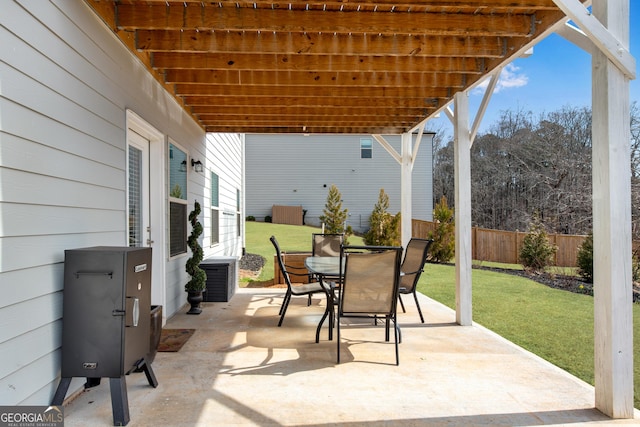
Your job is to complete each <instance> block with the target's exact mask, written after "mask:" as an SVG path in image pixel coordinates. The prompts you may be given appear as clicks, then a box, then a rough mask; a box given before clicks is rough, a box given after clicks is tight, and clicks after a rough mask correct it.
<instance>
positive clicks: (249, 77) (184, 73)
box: [163, 69, 468, 89]
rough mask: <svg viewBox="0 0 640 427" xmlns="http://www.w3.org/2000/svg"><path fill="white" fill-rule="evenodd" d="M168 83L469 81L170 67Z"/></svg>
mask: <svg viewBox="0 0 640 427" xmlns="http://www.w3.org/2000/svg"><path fill="white" fill-rule="evenodd" d="M163 74H164V79H165V82H166V83H178V84H180V83H183V84H198V85H205V84H212V85H239V84H243V85H272V84H276V85H278V84H284V85H287V86H308V85H324V86H329V87H332V86H368V87H373V86H384V87H391V86H401V87H411V86H412V87H419V88H431V87H435V88H437V87H447V88H452V89H462V88H464V87H465V85H466V84H467V83H468V80H467V78H466V75H464V74H461V73H403V72H398V73H391V72H366V71H353V72H349V71H335V72H330V71H319V72H316V71H284V72H280V71H260V72H258V71H255V72H254V71H249V70H205V69H195V70H194V69H188V70H185V69H169V70H165V71H164V73H163Z"/></svg>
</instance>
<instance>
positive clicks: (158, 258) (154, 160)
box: [127, 110, 166, 317]
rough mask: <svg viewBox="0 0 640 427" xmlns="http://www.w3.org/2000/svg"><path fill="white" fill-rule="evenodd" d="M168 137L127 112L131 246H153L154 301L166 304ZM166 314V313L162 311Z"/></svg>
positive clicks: (128, 210)
mask: <svg viewBox="0 0 640 427" xmlns="http://www.w3.org/2000/svg"><path fill="white" fill-rule="evenodd" d="M164 141H165V137H164V135H163V134H161V133H160V132H158V130H156V129H155V128H154V127H153V126H151V125H150V124H149V123H147V122H146V121H144V120H143V119H142V118H140V117H139V116H138V115H136V114H135V113H133V112H132V111H130V110H129V111H127V180H128V183H127V185H128V186H127V222H128V223H127V230H128V236H127V238H128V244H129V246H141V247H151V248H152V249H153V250H152V261H151V304H152V305H162V306H165V305H166V280H165V275H164V274H165V273H164V272H165V261H164V260H165V251H164V247H165V245H164V242H165V238H164V231H163V230H164V222H163V218H164V212H165V211H164V208H163V206H164V205H163V201H164V200H165V199H164V197H163V188H164V186H163V182H164V175H163V170H164V169H163V165H164V162H163V147H164V145H165V142H164ZM162 314H163V317H166V313H165V311H164V310H163V313H162Z"/></svg>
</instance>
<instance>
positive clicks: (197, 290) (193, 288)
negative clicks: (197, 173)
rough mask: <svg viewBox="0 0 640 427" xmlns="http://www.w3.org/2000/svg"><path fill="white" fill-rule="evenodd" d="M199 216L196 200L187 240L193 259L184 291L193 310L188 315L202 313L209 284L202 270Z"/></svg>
mask: <svg viewBox="0 0 640 427" xmlns="http://www.w3.org/2000/svg"><path fill="white" fill-rule="evenodd" d="M198 215H200V203H198V201H197V200H196V201H195V203H194V204H193V210H192V211H191V213H190V214H189V222H190V223H191V235H189V238H188V239H187V245H189V249H191V258H189V259H188V260H187V264H186V267H185V269H186V271H187V273H189V276H191V279H190V280H189V281H188V282H187V284H186V285H185V286H184V290H185V291H187V301H188V302H189V304H191V309H190V310H189V311H187V314H200V313H202V309H201V308H200V303H201V302H202V299H203V298H202V293H203V292H204V290H205V287H206V282H207V273H205V271H204V270H203V269H201V268H200V263H201V262H202V258H203V251H202V247H201V246H200V243H198V237H200V235H201V234H202V224H200V221H198Z"/></svg>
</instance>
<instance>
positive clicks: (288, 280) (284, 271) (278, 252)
mask: <svg viewBox="0 0 640 427" xmlns="http://www.w3.org/2000/svg"><path fill="white" fill-rule="evenodd" d="M269 240H271V243H273V247H275V248H276V255H277V257H278V266H280V271H281V272H282V276H283V277H284V281H285V283H286V284H287V286H288V287H289V288H291V278H290V277H289V273H288V272H287V267H286V266H285V265H284V259H282V251H281V250H280V245H279V244H278V240H276V236H271V237H270V238H269Z"/></svg>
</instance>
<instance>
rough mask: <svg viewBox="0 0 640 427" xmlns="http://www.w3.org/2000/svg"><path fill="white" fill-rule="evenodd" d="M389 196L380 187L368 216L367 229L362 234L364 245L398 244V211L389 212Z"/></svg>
mask: <svg viewBox="0 0 640 427" xmlns="http://www.w3.org/2000/svg"><path fill="white" fill-rule="evenodd" d="M387 209H389V196H388V195H387V193H385V192H384V188H381V189H380V194H379V195H378V202H377V203H376V204H375V206H374V207H373V212H372V213H371V216H370V217H369V225H370V227H371V228H369V231H367V232H366V233H365V235H364V244H365V245H376V246H399V245H400V213H398V214H397V215H395V216H393V215H391V214H390V213H389V212H387Z"/></svg>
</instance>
